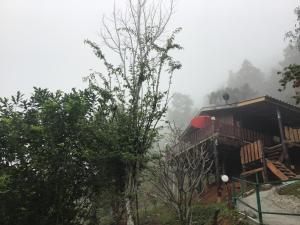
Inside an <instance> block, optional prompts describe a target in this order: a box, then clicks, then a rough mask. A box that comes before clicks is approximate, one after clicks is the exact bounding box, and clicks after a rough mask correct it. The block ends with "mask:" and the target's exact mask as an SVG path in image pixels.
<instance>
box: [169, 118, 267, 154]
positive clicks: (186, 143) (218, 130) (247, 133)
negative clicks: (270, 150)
mask: <svg viewBox="0 0 300 225" xmlns="http://www.w3.org/2000/svg"><path fill="white" fill-rule="evenodd" d="M213 134H215V135H218V136H223V137H229V138H232V139H236V140H238V141H241V142H254V141H256V140H261V141H262V142H263V143H265V144H266V145H268V144H269V143H270V142H271V141H272V137H271V136H270V135H267V134H263V133H261V132H257V131H254V130H251V129H246V128H241V127H236V126H232V125H228V124H224V123H220V122H217V123H216V124H215V128H214V129H213V128H212V126H208V127H206V128H203V129H197V130H195V131H193V132H191V133H189V134H186V135H185V136H184V137H183V139H182V141H181V142H179V143H177V144H175V145H174V146H173V147H172V149H173V151H174V152H180V151H183V150H186V149H188V148H190V147H192V146H194V145H197V144H199V143H200V142H202V141H203V140H205V139H207V138H209V137H211V136H213Z"/></svg>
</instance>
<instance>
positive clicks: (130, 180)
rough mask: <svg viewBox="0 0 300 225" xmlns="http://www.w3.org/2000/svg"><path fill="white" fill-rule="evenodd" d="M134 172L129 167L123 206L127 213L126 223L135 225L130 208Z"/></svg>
mask: <svg viewBox="0 0 300 225" xmlns="http://www.w3.org/2000/svg"><path fill="white" fill-rule="evenodd" d="M134 183H135V182H134V173H133V168H132V167H131V168H129V169H128V171H127V183H126V192H125V206H126V213H127V225H135V223H134V212H133V210H132V205H133V204H132V203H133V201H132V199H133V197H134Z"/></svg>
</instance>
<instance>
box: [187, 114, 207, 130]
mask: <svg viewBox="0 0 300 225" xmlns="http://www.w3.org/2000/svg"><path fill="white" fill-rule="evenodd" d="M210 125H211V117H210V116H197V117H195V118H193V119H192V121H191V126H192V127H194V128H200V129H201V128H205V127H208V126H210Z"/></svg>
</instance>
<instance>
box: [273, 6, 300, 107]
mask: <svg viewBox="0 0 300 225" xmlns="http://www.w3.org/2000/svg"><path fill="white" fill-rule="evenodd" d="M295 14H296V16H297V23H296V24H295V29H294V30H292V31H289V32H288V33H287V34H286V38H288V39H289V40H290V44H291V46H295V48H297V50H298V51H300V6H299V7H297V8H296V9H295ZM294 51H295V50H294ZM290 53H295V52H293V51H290ZM295 55H297V54H296V53H295V54H289V55H286V54H285V56H286V58H287V59H288V60H290V61H288V63H290V64H289V65H288V63H286V62H285V64H283V66H285V67H284V68H283V70H282V72H278V74H280V75H281V79H280V80H279V83H280V85H281V86H282V90H287V88H288V87H292V88H294V96H293V98H294V99H295V100H296V104H299V103H300V64H299V61H298V60H297V59H296V58H295Z"/></svg>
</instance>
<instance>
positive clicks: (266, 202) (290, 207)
mask: <svg viewBox="0 0 300 225" xmlns="http://www.w3.org/2000/svg"><path fill="white" fill-rule="evenodd" d="M260 196H261V207H262V211H266V212H281V213H299V214H300V199H299V198H297V197H293V196H288V195H279V194H278V193H277V189H276V187H273V188H272V189H270V190H267V191H261V192H260ZM242 200H243V201H244V202H246V203H247V204H249V205H251V206H252V207H254V208H257V204H256V194H255V193H253V194H251V195H249V196H247V197H245V198H243V199H242ZM238 209H239V210H240V211H244V212H245V213H247V214H248V215H250V216H252V217H256V219H258V218H257V213H256V212H255V211H253V210H251V209H249V208H248V207H247V206H245V205H243V204H242V203H239V202H238ZM263 222H264V224H268V225H300V216H282V215H270V214H263Z"/></svg>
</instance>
